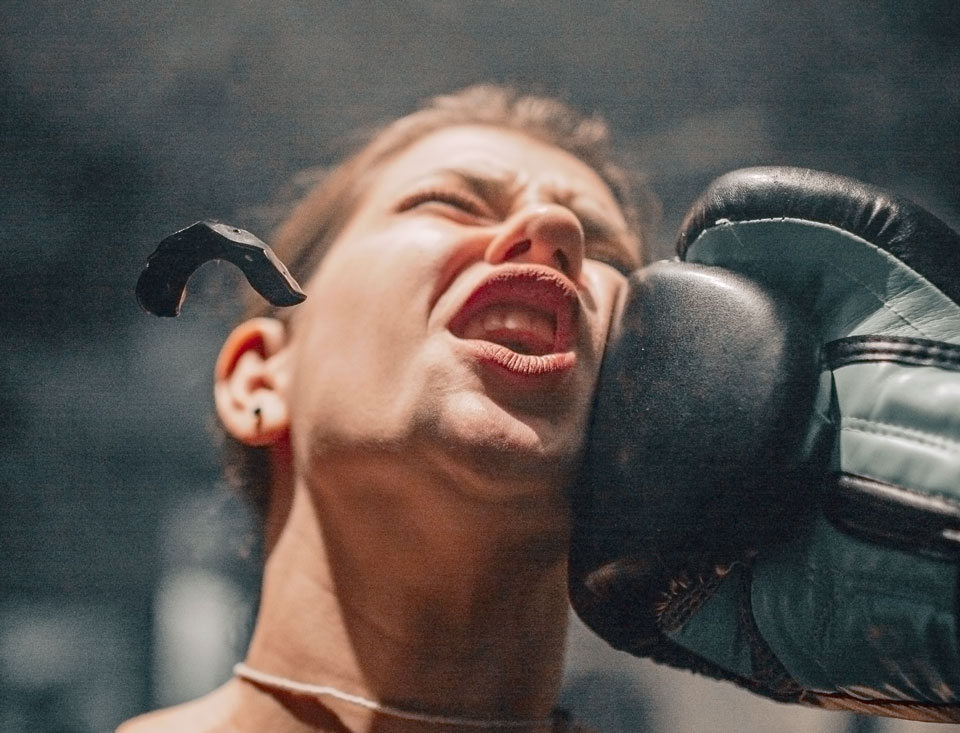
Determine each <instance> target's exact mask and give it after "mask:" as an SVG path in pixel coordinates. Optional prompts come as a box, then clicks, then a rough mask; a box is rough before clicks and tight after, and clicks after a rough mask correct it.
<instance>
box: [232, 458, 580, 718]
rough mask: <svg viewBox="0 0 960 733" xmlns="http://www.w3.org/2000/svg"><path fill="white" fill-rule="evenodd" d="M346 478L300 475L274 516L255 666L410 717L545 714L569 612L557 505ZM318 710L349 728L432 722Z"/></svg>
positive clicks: (343, 708) (331, 704)
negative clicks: (315, 479) (494, 501)
mask: <svg viewBox="0 0 960 733" xmlns="http://www.w3.org/2000/svg"><path fill="white" fill-rule="evenodd" d="M418 468H419V470H420V471H422V467H418ZM345 473H347V472H345ZM392 477H393V478H394V479H395V478H396V472H395V471H394V472H393V476H392ZM336 479H339V480H336ZM342 479H343V476H341V477H335V480H334V481H333V482H332V483H333V484H335V485H336V490H332V491H326V490H325V487H323V486H309V487H308V486H307V485H306V484H305V483H304V482H302V481H301V482H296V483H294V484H293V486H292V488H290V489H289V490H288V492H287V494H286V498H287V501H286V502H281V503H278V504H277V505H276V506H275V507H274V513H275V516H273V517H272V524H273V526H275V527H279V530H278V531H277V532H276V533H275V535H274V537H273V540H272V547H271V548H270V550H269V556H268V559H267V562H266V566H265V570H264V584H263V594H262V600H261V608H260V613H259V616H258V623H257V629H256V632H255V634H254V638H253V642H252V644H251V648H250V652H249V655H248V658H247V662H248V663H249V664H250V665H251V666H252V667H255V668H257V669H259V670H262V671H265V672H269V673H271V674H274V675H279V676H282V677H287V678H290V679H294V680H297V681H298V682H304V683H310V684H318V685H329V686H334V687H337V688H338V689H340V690H343V691H345V692H348V693H350V694H355V695H359V696H363V697H366V698H369V699H372V700H376V701H379V702H381V703H385V704H388V705H390V706H392V707H398V708H402V709H405V710H412V711H418V712H424V713H429V714H435V715H444V716H452V717H462V718H475V719H487V720H489V719H497V720H505V719H523V720H532V719H542V718H547V717H549V715H550V711H551V709H552V706H553V702H554V698H555V695H556V691H557V688H558V686H559V682H560V675H561V671H562V661H563V642H564V633H565V628H566V619H567V604H566V590H565V589H566V562H565V557H566V548H567V539H568V535H567V532H568V530H567V521H566V512H567V510H566V506H565V503H564V502H563V501H562V499H560V498H556V499H551V500H538V501H535V502H534V501H525V502H521V503H520V504H522V505H520V504H513V505H511V506H503V505H496V506H491V505H489V504H484V503H480V502H477V501H476V500H475V499H470V498H466V497H464V496H462V495H461V494H460V493H458V492H456V491H452V490H448V489H447V488H444V487H443V486H440V485H438V484H433V485H430V484H427V485H426V488H425V484H424V483H422V482H421V483H420V484H418V485H417V486H416V487H411V486H409V485H403V484H399V485H398V484H397V483H396V482H395V483H394V484H393V489H394V490H393V491H391V492H384V491H383V490H382V488H381V487H382V486H383V485H384V484H383V482H382V481H371V482H370V483H368V484H366V485H364V484H358V483H357V482H356V481H355V480H353V481H352V483H351V485H349V486H348V485H346V482H345V481H343V480H342ZM328 485H329V484H328ZM274 496H277V494H275V495H274ZM418 500H419V501H418ZM284 504H285V505H284ZM412 509H413V511H412ZM558 518H559V519H558ZM262 692H263V691H262V690H261V691H260V693H261V694H262ZM300 703H301V704H302V703H303V701H302V699H301V701H300ZM317 704H318V705H322V706H323V707H324V708H325V709H327V710H328V711H332V712H333V713H334V714H335V715H336V717H337V718H338V719H339V721H340V722H341V723H342V724H343V725H345V726H347V728H348V729H349V730H356V731H359V730H372V729H374V728H375V729H376V730H377V731H378V732H379V731H383V732H387V731H414V730H417V731H419V730H426V729H427V728H429V726H424V725H423V724H418V723H416V722H411V721H409V720H401V719H396V718H390V717H388V716H383V715H381V714H378V713H375V712H372V711H370V710H366V709H363V708H361V707H358V706H351V705H349V704H347V703H342V702H340V701H337V700H319V699H318V700H317ZM301 717H302V716H301ZM292 729H293V728H291V730H292ZM451 729H452V728H450V727H446V728H445V730H451ZM465 729H466V728H465ZM473 730H475V729H473Z"/></svg>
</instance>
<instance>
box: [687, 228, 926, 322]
mask: <svg viewBox="0 0 960 733" xmlns="http://www.w3.org/2000/svg"><path fill="white" fill-rule="evenodd" d="M784 221H789V222H796V223H798V224H810V225H814V226H818V227H828V228H830V229H834V230H836V231H838V232H841V233H842V234H845V235H849V236H851V237H854V238H856V239H857V240H859V241H860V242H862V243H864V244H865V245H867V246H868V247H871V248H872V249H874V250H876V251H877V252H878V253H879V254H880V255H882V256H883V257H885V258H890V259H892V260H894V261H895V262H896V263H897V264H898V266H902V267H905V268H907V269H908V270H910V271H911V272H912V273H913V274H914V275H916V276H917V277H919V278H922V279H923V280H924V281H926V282H929V280H927V278H926V277H924V276H923V275H922V274H920V273H919V272H917V271H916V270H915V269H914V268H912V267H910V266H909V265H908V264H906V263H905V262H904V261H903V260H901V259H900V258H898V257H896V256H895V255H893V254H892V253H891V252H889V251H888V250H886V249H884V248H883V247H879V246H877V245H876V244H874V243H873V242H869V241H867V240H866V239H864V238H863V237H861V236H860V235H859V234H857V233H855V232H852V231H850V230H849V229H844V228H843V227H839V226H837V225H836V224H830V223H827V222H821V221H816V220H815V219H804V218H800V217H793V216H783V217H764V218H757V219H744V220H739V221H730V220H729V219H720V220H718V221H717V222H716V224H715V225H714V226H711V227H708V228H705V229H704V230H703V231H701V232H700V234H698V235H697V237H696V239H694V241H693V242H691V244H690V246H689V247H688V250H689V249H692V248H693V247H694V245H696V244H697V242H698V241H699V240H700V239H701V237H704V236H705V235H706V234H707V233H708V232H709V231H711V230H717V231H724V230H726V231H727V233H729V234H730V235H731V236H732V237H733V239H734V240H735V241H736V243H737V245H738V246H739V247H741V248H743V245H742V243H741V241H740V237H739V236H738V234H737V232H736V228H737V225H739V224H757V223H770V222H775V223H779V222H784ZM717 225H719V226H717ZM832 274H833V275H834V276H835V277H840V278H842V279H845V280H847V281H849V282H851V283H854V284H855V285H856V286H857V287H858V288H860V289H861V290H862V291H864V292H866V293H868V294H869V295H871V296H872V297H873V298H874V299H875V300H876V301H877V303H878V304H879V305H880V307H881V308H884V309H886V310H888V311H890V312H891V313H892V314H893V315H894V316H896V317H897V318H898V319H900V320H901V321H902V322H903V323H904V324H906V325H907V326H909V327H910V328H912V329H914V330H915V331H916V332H917V333H919V334H920V335H921V336H923V337H925V338H930V339H932V338H934V336H933V334H929V333H927V332H926V331H924V329H923V328H922V327H921V326H919V325H917V324H916V323H914V322H913V321H912V320H911V319H910V318H908V317H907V316H905V315H904V314H902V313H901V312H900V311H899V310H897V309H896V308H894V307H893V306H892V305H891V304H890V303H889V302H888V300H887V299H886V298H884V297H883V295H882V294H880V293H878V292H877V291H875V290H874V289H873V288H871V287H870V286H869V285H867V283H865V282H864V281H862V280H860V279H858V278H857V277H854V276H853V275H852V274H850V273H849V272H848V271H846V270H835V271H834V272H833V273H832ZM931 285H932V283H931ZM932 286H933V285H932ZM933 287H936V286H933ZM938 291H939V288H938ZM899 294H900V293H896V294H892V295H891V298H892V297H895V296H896V295H899Z"/></svg>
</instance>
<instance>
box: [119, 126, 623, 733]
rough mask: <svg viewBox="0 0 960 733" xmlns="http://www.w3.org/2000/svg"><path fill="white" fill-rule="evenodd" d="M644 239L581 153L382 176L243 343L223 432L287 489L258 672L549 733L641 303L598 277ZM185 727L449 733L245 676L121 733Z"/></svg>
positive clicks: (459, 154)
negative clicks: (598, 481)
mask: <svg viewBox="0 0 960 733" xmlns="http://www.w3.org/2000/svg"><path fill="white" fill-rule="evenodd" d="M629 242H630V239H629V235H628V233H627V227H626V225H625V223H624V219H623V216H622V215H621V213H620V210H619V207H618V206H617V204H616V202H615V200H614V198H613V196H612V194H611V193H610V191H609V190H608V188H607V187H606V185H605V184H604V183H603V181H602V180H601V179H600V177H599V176H598V175H597V174H596V173H595V172H594V171H593V170H592V169H591V168H590V167H589V166H587V165H586V164H584V163H583V162H581V161H580V160H578V159H577V158H575V157H574V156H572V155H570V154H568V153H566V152H564V151H562V150H559V149H557V148H554V147H552V146H550V145H547V144H544V143H541V142H538V141H535V140H533V139H531V138H529V137H527V136H525V135H523V134H520V133H516V132H511V131H505V130H502V129H499V128H492V127H482V126H462V127H451V128H446V129H443V130H440V131H439V132H434V133H432V134H430V135H428V136H426V137H424V138H422V139H421V140H420V141H418V142H416V143H414V144H413V145H411V146H410V147H408V148H406V149H405V150H404V151H402V152H401V153H400V154H398V155H397V156H396V157H395V158H393V159H392V160H391V161H390V162H388V163H387V164H386V165H385V166H384V167H383V168H382V169H381V170H380V172H379V174H378V175H377V176H376V177H375V178H374V179H373V182H372V185H371V187H370V189H369V190H368V191H367V192H366V195H365V197H364V198H363V200H362V201H361V203H360V205H359V206H358V209H357V211H356V212H355V213H354V215H353V217H352V219H351V220H350V222H349V223H348V225H347V226H346V228H345V229H344V231H343V232H342V233H341V235H340V236H339V238H338V239H337V241H336V242H335V243H334V245H333V246H332V248H331V250H330V251H329V252H328V253H327V255H326V256H325V258H324V260H323V262H322V264H321V265H320V267H319V269H318V270H317V272H316V273H315V274H314V276H313V277H312V279H311V280H310V281H309V283H308V285H307V288H306V291H307V293H308V296H309V297H308V298H307V300H306V302H305V303H304V304H303V305H302V306H299V307H298V309H297V311H296V312H295V313H294V315H293V320H292V323H291V325H290V327H289V328H286V329H285V328H284V326H283V325H282V324H280V323H278V322H276V321H272V320H269V319H255V320H253V321H250V322H247V323H246V324H242V325H241V326H239V327H238V328H237V330H236V331H235V332H234V333H233V334H232V335H231V337H230V338H229V339H228V341H227V343H226V345H225V346H224V349H223V352H222V354H221V358H220V360H219V362H218V368H217V375H216V376H217V383H216V402H217V410H218V414H219V415H220V418H221V420H222V422H223V423H224V426H225V427H226V429H227V430H228V431H229V432H230V433H231V434H232V435H233V436H234V437H236V438H237V439H239V440H242V441H245V442H247V443H250V444H254V445H267V446H269V447H270V450H271V453H272V460H273V467H274V481H273V485H272V486H271V504H270V513H269V516H268V520H267V528H266V533H267V538H266V539H267V552H268V555H267V560H266V565H265V569H264V582H263V592H262V598H261V606H260V611H259V616H258V620H257V625H256V630H255V633H254V638H253V640H252V642H251V646H250V650H249V653H248V656H247V660H246V661H247V662H248V664H250V665H251V666H252V667H255V668H257V669H260V670H263V671H266V672H269V673H272V674H275V675H280V676H285V677H289V678H292V679H295V680H299V681H301V682H312V683H315V684H327V685H334V686H336V687H339V688H340V689H342V690H345V691H348V692H351V693H355V694H359V695H363V696H366V697H369V698H374V699H377V700H381V701H385V702H389V703H390V704H393V705H396V706H399V707H403V708H407V709H414V710H419V711H426V712H430V713H435V714H448V715H458V716H466V717H473V718H522V719H536V718H544V717H548V716H549V714H550V711H551V708H552V706H553V704H554V700H555V697H556V693H557V689H558V686H559V682H560V676H561V671H562V662H563V646H564V634H565V628H566V618H567V600H566V556H567V545H568V538H569V531H570V521H569V510H568V507H567V502H566V499H565V490H566V489H567V488H568V484H569V482H570V481H571V480H572V477H573V475H574V471H575V468H576V465H577V462H578V459H579V456H580V453H581V450H582V446H583V439H584V431H585V428H586V423H587V418H588V413H589V409H590V405H591V401H592V395H593V389H594V384H595V380H596V377H597V373H598V370H599V365H600V359H601V356H602V352H603V345H604V343H605V342H606V337H607V331H608V328H609V324H610V321H611V317H612V314H613V312H614V309H615V308H616V306H617V303H618V299H619V297H620V295H621V293H622V290H623V287H624V285H625V278H624V276H623V275H621V274H620V272H618V271H617V270H616V269H615V268H614V267H612V266H611V265H610V264H608V263H607V262H603V261H601V260H600V259H597V258H599V257H600V256H603V257H604V258H611V257H612V258H613V260H614V264H616V259H617V257H618V256H617V252H624V253H625V252H626V251H627V248H628V247H629V246H630V244H629ZM611 253H612V255H611ZM623 259H624V260H625V261H628V259H629V258H628V257H627V255H626V254H624V256H623ZM254 408H257V409H258V412H257V413H256V414H255V413H254ZM177 729H192V730H209V731H227V730H230V731H241V732H242V731H252V730H272V731H281V732H286V731H307V730H330V731H343V730H351V731H360V730H363V731H369V730H374V729H375V730H377V731H386V732H389V731H415V730H416V731H419V730H428V729H429V728H427V727H424V726H422V725H420V724H415V723H411V722H408V721H401V720H397V719H392V718H387V717H383V716H378V715H375V714H373V713H371V712H369V711H366V710H362V709H359V708H356V707H351V706H349V705H344V704H342V703H339V702H337V701H332V700H328V699H318V700H313V699H304V698H295V697H292V696H289V695H285V694H283V693H278V692H276V691H270V690H264V689H261V688H258V687H256V686H255V685H252V684H250V683H247V682H243V681H240V680H236V679H234V680H231V681H230V682H228V683H227V684H226V685H224V686H223V687H222V688H220V689H219V690H217V691H215V692H214V693H211V695H209V696H207V697H206V698H202V699H201V700H199V701H196V702H193V703H189V704H188V705H186V706H181V707H178V708H173V709H170V710H167V711H160V712H158V713H154V714H152V715H150V716H145V717H143V718H140V719H137V720H136V721H132V722H131V723H130V724H129V727H126V728H124V729H123V730H124V732H125V733H126V732H127V731H153V730H177ZM445 730H455V728H453V727H448V728H445ZM514 730H516V729H514Z"/></svg>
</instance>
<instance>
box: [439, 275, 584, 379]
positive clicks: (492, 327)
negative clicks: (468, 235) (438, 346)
mask: <svg viewBox="0 0 960 733" xmlns="http://www.w3.org/2000/svg"><path fill="white" fill-rule="evenodd" d="M577 303H578V300H577V293H576V290H575V289H574V288H573V285H572V284H570V283H569V282H567V281H566V279H565V278H563V277H562V276H560V275H559V274H557V275H554V274H553V273H549V272H546V271H540V270H535V269H529V268H507V269H504V270H500V271H497V272H495V273H494V274H493V275H491V276H490V277H488V278H487V279H486V280H484V281H483V282H482V283H481V284H480V285H479V286H478V287H477V288H476V290H474V292H473V293H472V294H471V295H470V297H468V298H467V300H466V302H465V303H464V304H463V306H462V307H461V309H460V311H459V313H457V315H456V316H455V317H454V318H453V320H452V321H451V323H450V332H451V333H452V334H453V335H454V336H456V337H457V338H460V339H464V340H471V341H476V342H478V349H479V351H480V352H481V354H482V355H483V356H484V357H486V359H487V360H488V361H493V362H496V363H498V364H499V365H500V366H503V367H505V368H507V369H508V370H510V371H514V372H518V373H522V374H534V373H543V372H546V371H556V370H557V369H560V368H566V367H567V366H570V365H571V364H572V360H573V352H572V349H573V346H574V344H575V342H576V314H577Z"/></svg>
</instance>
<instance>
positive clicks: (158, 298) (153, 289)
mask: <svg viewBox="0 0 960 733" xmlns="http://www.w3.org/2000/svg"><path fill="white" fill-rule="evenodd" d="M210 260H226V261H227V262H231V263H233V264H234V265H236V266H237V267H238V268H240V271H241V272H242V273H243V274H244V276H245V277H246V278H247V282H249V283H250V285H251V286H253V289H254V290H256V291H257V292H258V293H260V295H262V296H263V297H264V298H266V299H267V301H268V302H269V303H270V304H271V305H275V306H280V307H286V306H291V305H297V304H298V303H302V302H303V301H304V299H306V297H307V296H306V293H304V292H303V290H301V289H300V285H298V284H297V281H296V280H294V279H293V276H292V275H291V274H290V273H289V271H288V270H287V268H286V266H285V265H284V264H283V263H282V262H281V261H280V260H279V259H278V258H277V256H276V255H275V254H274V253H273V250H272V249H270V247H268V246H267V245H266V244H265V243H264V242H262V241H260V239H258V238H257V237H255V236H254V235H253V234H251V233H250V232H248V231H245V230H243V229H237V228H236V227H232V226H230V225H229V224H221V223H220V222H216V221H198V222H197V223H196V224H191V225H190V226H188V227H187V228H186V229H181V230H180V231H179V232H176V233H174V234H171V235H170V236H169V237H167V238H166V239H164V240H163V241H162V242H160V244H159V246H158V247H157V249H156V250H154V252H153V254H151V255H150V256H149V257H148V258H147V264H146V265H145V266H144V268H143V272H141V273H140V279H139V280H137V302H139V303H140V307H141V308H143V309H144V310H145V311H147V312H148V313H153V315H155V316H167V317H173V316H177V315H179V314H180V306H181V305H182V304H183V300H184V298H185V297H186V286H187V280H189V279H190V276H191V275H192V274H193V273H194V272H195V271H196V270H197V268H198V267H200V265H202V264H203V263H205V262H209V261H210Z"/></svg>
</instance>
